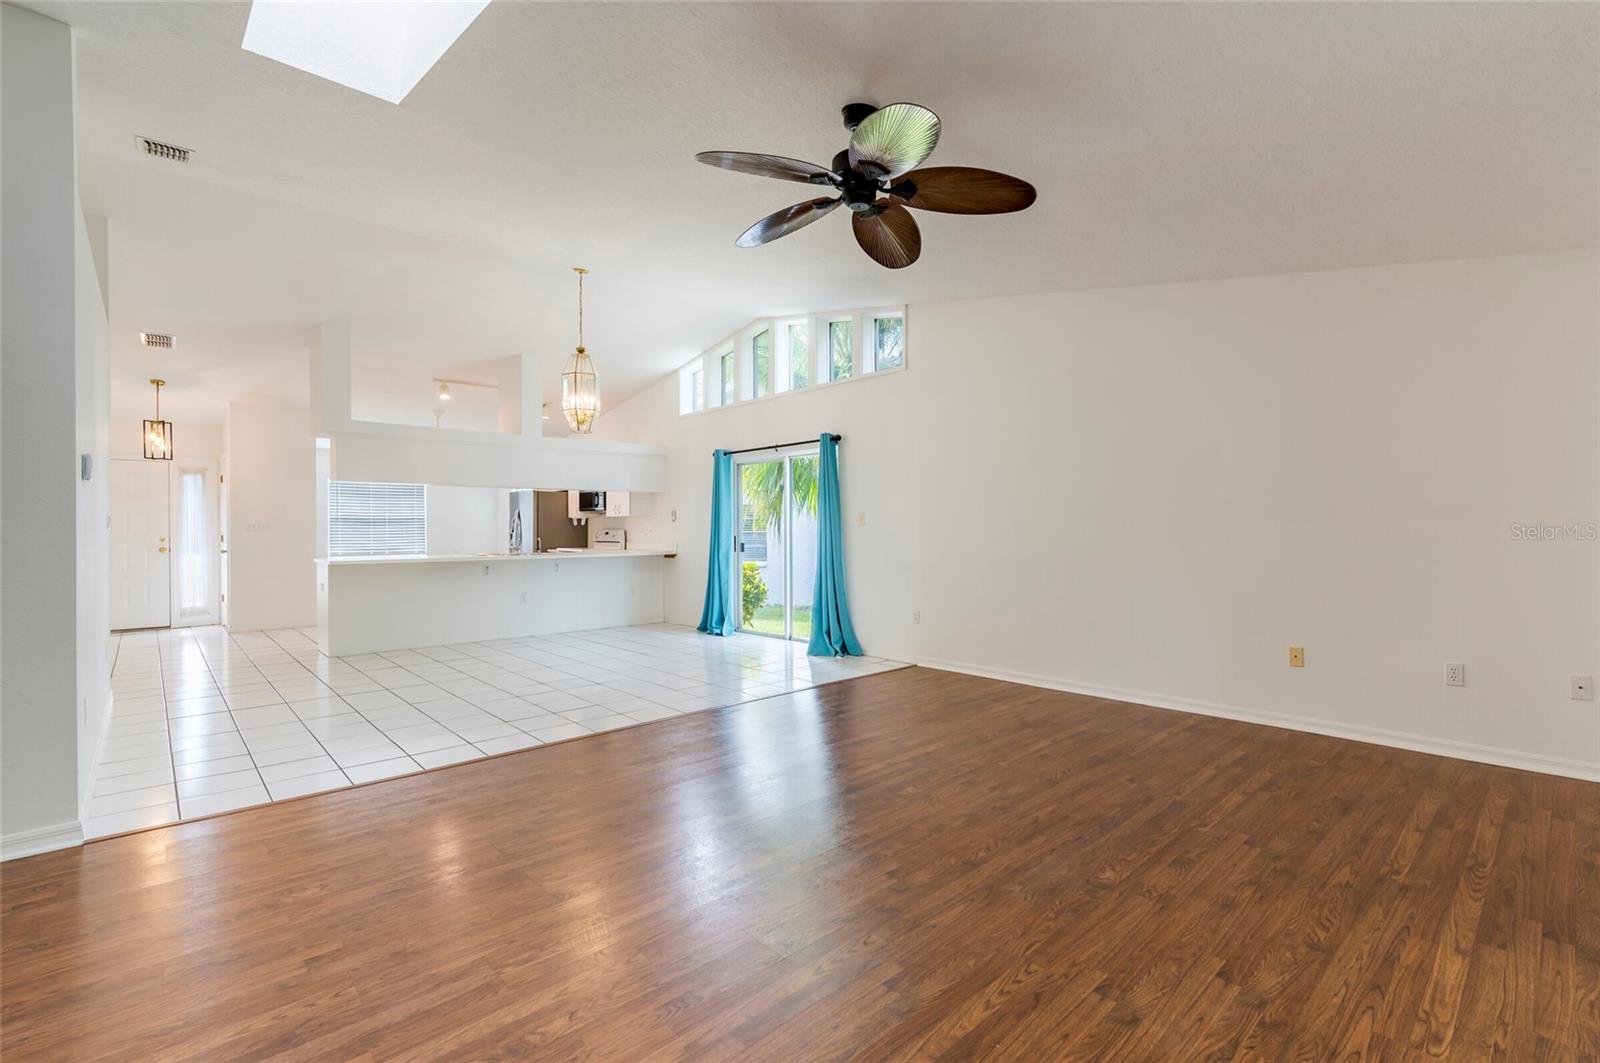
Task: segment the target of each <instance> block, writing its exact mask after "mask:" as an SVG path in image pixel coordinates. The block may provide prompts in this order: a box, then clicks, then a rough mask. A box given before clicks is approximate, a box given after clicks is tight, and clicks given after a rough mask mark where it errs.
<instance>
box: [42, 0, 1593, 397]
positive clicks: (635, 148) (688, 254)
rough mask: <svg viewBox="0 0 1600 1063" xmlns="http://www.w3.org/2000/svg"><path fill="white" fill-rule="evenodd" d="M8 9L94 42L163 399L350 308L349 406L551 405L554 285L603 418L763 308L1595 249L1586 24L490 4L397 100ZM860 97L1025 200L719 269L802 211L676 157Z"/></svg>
mask: <svg viewBox="0 0 1600 1063" xmlns="http://www.w3.org/2000/svg"><path fill="white" fill-rule="evenodd" d="M30 6H33V7H35V8H37V9H39V10H42V11H44V12H45V13H47V14H49V15H52V16H53V17H56V18H60V19H63V20H64V21H67V22H70V23H72V24H74V25H75V26H76V27H77V28H78V30H79V31H80V32H79V38H78V40H79V45H78V47H79V73H80V93H79V105H80V129H79V136H80V144H81V149H82V153H83V166H82V187H83V196H84V200H85V204H86V206H87V207H88V208H89V209H90V210H92V211H96V212H100V213H104V214H106V215H107V216H108V217H109V218H110V219H111V242H112V262H113V270H112V275H113V280H112V303H113V322H112V329H113V334H114V337H115V346H114V351H115V364H116V367H117V372H118V374H119V377H118V379H119V381H121V380H129V381H135V380H136V381H138V382H139V383H140V384H141V385H142V382H143V379H144V378H145V377H147V376H149V375H150V372H151V371H152V370H154V369H156V368H162V369H163V371H164V372H165V373H166V375H168V376H169V377H170V378H171V379H172V380H173V382H174V383H173V388H172V392H173V398H172V402H173V404H174V412H175V415H176V414H178V413H180V412H181V411H182V406H181V404H182V403H183V402H184V401H186V399H194V400H196V401H197V403H198V404H197V405H196V406H195V407H194V410H195V411H196V415H197V416H198V415H200V414H199V411H200V410H201V409H202V408H203V407H205V402H204V401H199V400H208V401H209V400H216V399H223V398H228V397H236V396H241V395H243V396H252V395H253V396H256V397H262V398H291V397H296V396H303V395H304V380H303V371H302V370H301V369H300V368H299V367H301V366H303V363H304V353H303V352H304V336H305V335H306V331H305V326H306V325H308V324H309V323H311V322H314V321H317V320H320V319H322V318H325V317H329V316H333V315H348V316H350V317H351V318H352V321H353V331H354V342H355V346H356V355H357V361H358V389H359V390H360V391H361V393H362V396H363V401H365V402H367V403H368V404H369V407H370V412H373V413H380V414H387V415H391V416H405V417H410V418H412V419H413V420H418V421H421V422H425V423H432V418H431V416H429V415H428V412H427V411H428V410H429V409H430V408H431V407H432V406H433V405H435V403H434V401H433V397H432V393H431V391H430V390H429V389H428V388H427V380H428V378H429V377H431V376H434V375H440V374H444V375H462V374H463V373H464V372H465V371H466V370H468V369H470V368H471V367H472V366H473V365H474V364H475V363H479V362H483V361H486V360H490V359H494V358H498V357H502V356H504V355H507V354H510V353H513V352H518V351H528V352H534V353H538V354H540V355H542V356H545V357H546V359H547V361H546V364H545V376H546V380H547V393H548V394H549V395H551V396H553V395H554V393H555V383H556V373H557V372H558V371H559V368H560V364H561V362H562V360H563V359H564V358H565V355H566V353H567V352H568V351H569V350H570V348H571V346H572V343H573V341H574V336H573V332H574V323H573V301H574V296H573V286H572V274H571V273H570V272H569V270H568V267H570V266H572V265H585V266H588V267H590V268H591V269H592V270H593V273H592V275H591V278H590V285H589V310H588V332H589V336H588V339H589V347H590V349H591V350H592V351H593V353H594V354H595V356H596V359H597V361H598V364H599V366H600V369H601V372H602V374H603V377H602V379H603V385H604V387H605V392H606V397H607V400H608V402H610V403H615V402H616V401H617V400H619V399H620V398H621V397H622V396H624V395H627V394H629V393H631V392H633V391H635V390H637V389H638V388H639V387H640V386H642V385H643V384H645V383H646V382H648V381H649V380H651V379H654V378H655V377H657V376H659V375H660V374H662V373H664V372H667V371H669V370H670V369H672V368H674V367H675V366H676V365H678V364H681V362H683V361H684V360H685V359H687V358H688V357H690V356H692V355H693V354H694V353H695V352H697V351H699V350H700V349H702V348H704V347H706V346H709V345H710V344H711V343H713V342H715V341H716V340H717V339H719V338H720V337H721V336H723V335H724V334H726V333H727V332H729V331H730V330H731V329H733V328H734V327H736V326H737V325H739V324H740V323H742V322H744V321H747V320H749V319H751V318H753V317H757V316H760V315H763V314H768V313H777V312H784V311H790V310H802V309H822V308H834V307H854V306H865V305H882V304H889V303H898V302H918V301H926V300H944V299H955V298H964V297H969V296H982V295H993V294H1003V293H1016V292H1026V291H1044V290H1053V289H1070V288H1085V287H1101V286H1110V285H1122V284H1138V283H1151V282H1161V281H1171V280H1184V279H1200V278H1215V277H1224V276H1241V275H1252V274H1262V273H1276V272H1288V271H1296V270H1309V269H1322V268H1337V267H1346V266H1359V265H1366V264H1373V263H1380V262H1399V261H1416V260H1424V259H1435V258H1452V257H1464V256H1471V255H1481V254H1495V253H1504V252H1522V251H1538V250H1548V249H1555V248H1566V247H1575V246H1587V245H1592V244H1594V243H1596V242H1597V237H1596V229H1597V213H1596V209H1597V208H1596V196H1595V188H1596V186H1597V183H1600V166H1597V160H1600V87H1597V79H1596V76H1595V70H1596V69H1597V65H1600V31H1597V20H1596V19H1595V18H1594V11H1593V8H1592V6H1589V5H1571V6H1563V5H1518V4H1507V5H1493V4H1490V5H1465V4H1461V5H1457V4H1444V5H1422V4H1416V5H1412V4H1380V5H1350V4H1327V5H1323V4H1267V5H1245V4H1237V5H1235V4H1193V5H1125V4H1089V5H1077V4H1028V5H1009V4H991V3H950V4H932V5H923V4H913V3H878V4H814V3H794V4H790V3H759V4H756V3H750V4H707V5H700V4H689V3H660V4H606V3H572V4H568V3H511V2H507V0H497V2H495V3H491V4H490V5H489V7H488V9H487V10H485V11H484V12H483V14H482V15H481V16H479V17H478V19H477V20H476V21H475V22H473V24H472V25H471V26H470V27H468V29H467V30H466V32H465V33H464V34H463V35H462V37H461V38H460V40H458V41H457V42H456V44H455V45H454V46H453V47H451V48H450V50H449V51H448V52H446V53H445V54H444V56H443V57H442V58H441V59H440V60H439V62H438V63H437V64H436V65H435V66H434V68H433V69H432V71H431V72H430V73H429V74H428V75H427V76H426V77H424V78H423V80H422V81H421V83H420V84H418V85H417V86H416V88H415V89H413V90H412V91H411V93H410V94H409V95H408V96H407V97H406V98H405V101H404V103H403V104H401V105H399V106H395V105H392V104H389V103H387V102H384V101H382V100H379V99H375V98H373V97H371V96H367V95H363V94H361V93H358V92H355V91H352V90H350V89H348V88H345V87H343V86H340V85H338V84H334V83H332V82H329V81H325V80H322V79H320V78H316V77H313V76H311V75H308V74H306V73H303V72H301V71H299V70H295V69H293V68H291V67H287V66H284V65H282V64H279V63H275V62H272V61H270V60H267V59H264V58H263V57H261V56H258V55H254V54H252V53H250V52H246V51H244V50H243V49H242V48H241V47H240V42H241V40H242V37H243V34H244V29H245V23H246V20H247V17H248V10H249V9H248V5H246V4H243V3H239V4H229V3H204V4H196V3H171V4H167V3H35V4H32V5H30ZM852 100H865V101H868V102H873V103H878V104H883V103H889V102H893V101H895V100H912V101H916V102H919V103H922V104H925V105H927V106H929V107H932V108H933V109H934V110H935V111H937V112H938V113H939V115H940V116H941V118H942V119H943V121H944V135H943V139H942V141H941V143H940V146H939V149H938V151H937V152H936V153H935V155H934V157H933V160H932V161H933V162H934V163H937V164H945V165H980V166H989V167H992V168H995V169H1000V170H1004V171H1007V172H1010V173H1014V174H1016V175H1018V176H1021V177H1024V178H1026V179H1028V180H1030V181H1032V182H1033V183H1034V184H1035V185H1036V186H1037V187H1038V190H1039V200H1038V203H1037V204H1036V205H1035V206H1034V207H1033V208H1032V209H1030V210H1028V211H1026V212H1024V213H1022V214H1017V215H1010V216H1004V217H994V218H964V217H952V216H947V215H934V214H926V213H924V214H921V215H919V219H918V220H919V221H920V222H921V223H922V229H923V238H924V249H923V257H922V260H921V261H920V262H919V263H917V264H916V265H915V266H912V267H911V268H909V269H906V270H902V271H898V272H890V271H887V270H883V269H881V268H879V267H878V266H876V265H874V264H873V263H871V262H870V261H869V260H868V259H867V258H866V257H865V256H863V255H862V254H861V253H860V252H859V251H858V250H857V249H856V247H855V244H854V242H853V240H852V238H851V235H850V231H849V229H850V227H849V224H848V221H847V219H846V218H845V217H844V215H843V212H839V213H838V215H837V216H834V217H830V218H826V219H823V220H822V221H820V222H818V223H817V224H816V225H814V226H811V227H810V228H807V229H805V230H803V231H801V232H799V233H797V234H795V235H793V236H790V237H787V238H785V239H783V240H781V241H779V242H777V243H774V244H772V245H770V246H767V247H764V248H757V249H751V250H743V249H738V248H735V247H734V244H733V241H734V238H735V237H736V236H737V235H738V234H739V233H740V232H741V231H742V230H743V229H744V228H745V227H746V226H747V225H749V224H750V223H751V222H753V221H755V220H756V219H757V218H759V217H761V216H763V215H765V214H767V213H770V212H772V211H774V210H776V209H778V208H779V207H782V206H785V205H787V204H790V203H793V202H796V201H798V200H801V199H805V198H810V196H811V194H812V193H811V190H809V189H807V188H806V187H805V186H803V185H799V184H791V183H786V182H780V181H771V180H763V179H759V178H755V177H748V176H744V175H739V174H732V173H726V172H721V171H717V170H712V169H709V168H707V167H704V166H701V165H699V164H697V163H696V162H695V161H694V158H693V156H694V153H695V152H696V151H699V150H704V149H740V150H751V151H765V152H772V153H776V154H784V155H792V156H797V157H799V158H803V159H809V160H814V161H817V162H822V163H826V162H828V161H829V159H830V158H831V157H832V155H833V154H834V152H836V151H837V150H839V149H840V148H841V147H843V146H844V144H845V142H846V139H847V134H846V133H845V131H844V129H843V128H842V126H841V125H840V122H839V116H838V108H839V107H840V106H841V105H842V104H844V103H847V102H850V101H852ZM136 134H143V135H145V136H150V137H154V138H157V139H161V140H166V141H170V142H173V143H177V144H181V145H183V146H186V147H189V148H192V149H194V151H195V153H196V154H195V157H194V160H193V161H192V162H190V163H188V164H187V165H185V166H176V165H173V164H167V163H159V162H157V161H155V160H151V159H146V158H144V157H143V156H141V155H140V154H139V153H138V152H137V150H136V145H135V141H134V137H135V135H136ZM140 329H153V330H156V329H158V330H164V331H172V332H175V333H177V334H178V335H179V337H180V349H179V351H178V352H177V353H176V355H172V356H157V357H150V356H149V352H143V351H140V350H139V349H138V348H137V347H136V346H135V342H136V333H137V332H138V331H139V330H140ZM164 359H165V360H164Z"/></svg>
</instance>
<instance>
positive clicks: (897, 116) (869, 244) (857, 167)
mask: <svg viewBox="0 0 1600 1063" xmlns="http://www.w3.org/2000/svg"><path fill="white" fill-rule="evenodd" d="M841 113H842V115H843V117H844V126H845V128H846V129H848V130H849V131H850V146H849V147H848V148H846V149H845V150H843V151H841V152H839V153H838V154H837V155H835V156H834V157H833V162H832V168H831V169H830V168H828V167H824V166H819V165H818V164H816V163H812V162H805V161H803V160H801V159H791V158H788V157H786V156H783V155H763V154H758V153H755V152H745V151H702V152H701V153H700V154H698V155H696V156H695V158H696V159H698V160H699V161H701V162H703V163H705V164H706V165H707V166H715V167H718V168H719V169H723V170H732V171H734V172H736V173H748V174H755V175H756V176H758V177H776V178H778V179H779V180H782V181H800V182H804V183H806V184H813V185H822V186H827V187H831V188H832V189H834V190H835V191H836V192H837V193H838V194H837V195H836V196H833V197H831V198H830V197H827V196H824V197H821V198H818V199H811V200H807V201H806V202H804V203H796V204H795V205H794V206H792V207H785V208H784V209H783V210H780V211H778V212H777V213H775V214H769V215H768V216H767V217H765V218H762V219H761V220H760V221H758V222H756V223H755V224H754V225H752V226H750V228H748V229H746V230H745V231H744V232H743V233H742V234H740V236H739V238H738V240H736V241H734V242H735V243H736V244H737V245H738V246H740V247H759V246H761V245H762V244H767V243H771V242H772V241H773V240H776V239H778V238H779V237H782V236H788V235H789V234H790V233H792V232H794V231H795V230H796V229H803V228H805V227H806V226H807V225H810V224H811V223H812V222H814V221H816V220H817V219H818V218H821V217H823V216H824V215H826V214H830V213H832V212H833V211H834V210H835V209H836V208H838V207H839V205H840V204H843V205H844V206H845V207H846V208H847V209H848V210H849V211H850V228H851V231H852V232H853V233H854V234H855V238H856V243H857V244H858V245H860V247H861V250H863V251H865V252H866V253H867V255H868V256H869V257H871V258H872V260H873V261H874V262H877V263H878V264H879V265H880V266H885V267H887V268H889V269H903V268H905V267H906V266H909V265H911V264H912V263H913V262H915V261H916V260H917V259H918V257H920V256H921V254H922V234H921V231H920V230H919V229H918V227H917V220H916V219H915V218H914V217H912V216H911V213H910V212H909V211H907V210H906V208H907V207H914V208H916V209H918V210H931V211H937V212H940V213H944V214H1009V213H1011V212H1012V211H1018V210H1025V209H1027V208H1028V207H1030V206H1032V205H1033V201H1034V199H1035V198H1037V193H1036V192H1035V191H1034V188H1033V186H1032V185H1030V184H1029V183H1028V182H1026V181H1023V180H1020V179H1018V178H1015V177H1011V176H1009V175H1008V174H1003V173H997V172H996V171H994V170H982V169H978V168H976V167H971V166H934V167H929V168H928V169H925V170H919V169H917V168H916V167H918V166H921V165H922V163H923V162H925V161H926V160H927V158H928V156H929V155H932V154H933V149H934V148H935V147H937V146H938V143H939V131H940V124H939V116H938V115H936V114H934V113H933V112H932V111H930V110H929V109H928V108H926V107H923V106H921V105H920V104H915V103H891V104H890V105H889V106H887V107H882V108H879V107H874V106H872V105H871V104H868V103H848V104H845V106H844V107H843V108H841Z"/></svg>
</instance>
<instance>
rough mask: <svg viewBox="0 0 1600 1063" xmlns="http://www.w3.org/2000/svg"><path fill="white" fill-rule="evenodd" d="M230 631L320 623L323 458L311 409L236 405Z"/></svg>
mask: <svg viewBox="0 0 1600 1063" xmlns="http://www.w3.org/2000/svg"><path fill="white" fill-rule="evenodd" d="M223 449H224V451H225V452H226V453H227V456H228V460H227V469H226V472H225V474H224V475H226V476H227V484H228V536H229V540H228V627H229V628H230V629H231V630H233V631H256V630H260V629H263V628H277V627H310V626H311V625H313V624H315V623H316V619H317V601H316V573H315V569H314V567H313V564H312V562H313V559H314V557H315V549H316V528H317V505H316V456H315V455H316V452H315V444H314V441H313V439H312V435H311V415H310V411H309V410H307V409H305V408H293V407H278V406H257V405H253V404H248V403H239V402H235V403H229V405H228V421H227V425H226V426H225V435H224V440H223Z"/></svg>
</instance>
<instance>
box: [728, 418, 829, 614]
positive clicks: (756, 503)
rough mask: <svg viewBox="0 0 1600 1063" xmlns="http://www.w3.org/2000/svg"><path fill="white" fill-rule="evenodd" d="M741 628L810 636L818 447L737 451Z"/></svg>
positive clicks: (738, 573) (814, 583) (736, 590)
mask: <svg viewBox="0 0 1600 1063" xmlns="http://www.w3.org/2000/svg"><path fill="white" fill-rule="evenodd" d="M734 461H735V471H736V473H737V475H736V477H735V480H736V482H737V484H738V491H739V506H738V521H739V526H738V529H737V535H736V537H735V544H736V546H735V548H736V550H737V552H738V559H739V564H738V572H737V578H738V586H737V587H736V588H735V598H736V600H737V601H738V602H739V606H740V609H739V630H741V631H748V632H751V633H753V634H757V635H769V636H772V637H775V638H786V639H799V640H802V641H804V640H808V639H810V638H811V598H812V591H813V590H814V589H815V587H816V570H817V452H816V449H815V448H810V449H802V450H794V451H789V452H787V453H784V454H781V455H779V456H777V457H762V456H758V455H751V456H749V457H748V458H743V459H741V458H739V457H736V458H735V459H734Z"/></svg>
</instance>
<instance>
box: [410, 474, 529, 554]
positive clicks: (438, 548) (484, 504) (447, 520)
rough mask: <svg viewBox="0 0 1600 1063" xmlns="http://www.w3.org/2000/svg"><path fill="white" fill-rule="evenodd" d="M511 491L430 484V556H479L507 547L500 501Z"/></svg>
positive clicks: (507, 489)
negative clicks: (478, 554)
mask: <svg viewBox="0 0 1600 1063" xmlns="http://www.w3.org/2000/svg"><path fill="white" fill-rule="evenodd" d="M510 491H511V488H509V487H506V488H499V487H451V486H448V485H439V486H434V485H432V484H429V485H428V553H430V554H477V553H485V552H491V553H492V552H499V551H503V550H505V548H506V542H507V533H506V530H505V525H504V520H502V519H500V517H499V514H500V513H501V512H503V511H504V510H505V508H506V507H505V505H504V504H503V503H502V504H499V505H497V502H499V500H500V499H501V498H502V496H505V495H507V494H509V493H510Z"/></svg>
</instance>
